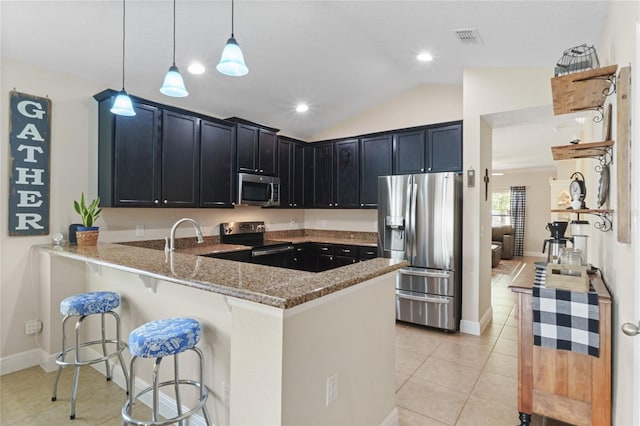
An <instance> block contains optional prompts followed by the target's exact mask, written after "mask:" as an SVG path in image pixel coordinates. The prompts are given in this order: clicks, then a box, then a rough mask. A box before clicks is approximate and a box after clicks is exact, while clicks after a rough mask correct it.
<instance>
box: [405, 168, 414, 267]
mask: <svg viewBox="0 0 640 426" xmlns="http://www.w3.org/2000/svg"><path fill="white" fill-rule="evenodd" d="M406 184H407V203H406V204H405V206H404V210H405V211H404V217H405V218H406V220H405V257H406V259H407V260H408V261H409V263H413V249H412V244H413V232H412V230H413V226H414V225H413V218H412V216H411V209H412V206H411V185H412V184H413V176H411V175H410V176H408V179H407V180H406Z"/></svg>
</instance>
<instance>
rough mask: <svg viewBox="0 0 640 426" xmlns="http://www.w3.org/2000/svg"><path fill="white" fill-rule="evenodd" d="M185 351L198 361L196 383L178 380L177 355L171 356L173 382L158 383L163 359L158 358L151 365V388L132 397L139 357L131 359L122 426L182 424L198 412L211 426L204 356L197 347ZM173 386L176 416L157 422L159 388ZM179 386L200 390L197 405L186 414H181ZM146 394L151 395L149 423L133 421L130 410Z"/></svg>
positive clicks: (147, 421) (138, 420) (146, 421)
mask: <svg viewBox="0 0 640 426" xmlns="http://www.w3.org/2000/svg"><path fill="white" fill-rule="evenodd" d="M187 350H191V351H194V352H195V353H196V354H198V358H199V359H200V381H199V382H196V381H194V380H184V379H180V378H179V369H178V355H179V353H177V354H174V355H171V356H173V368H174V380H168V381H166V382H161V383H158V377H159V372H160V363H161V362H162V358H163V357H158V358H156V359H155V362H154V364H153V375H152V384H151V386H149V387H147V388H145V389H143V390H141V391H140V392H138V393H137V394H136V395H134V392H135V380H136V379H135V377H136V376H135V360H136V359H137V358H139V357H137V356H135V355H134V356H133V357H132V358H131V364H130V366H129V372H130V376H129V380H130V382H129V389H131V392H130V393H129V398H128V400H127V402H126V403H125V404H124V406H123V407H122V421H123V424H125V425H126V424H134V425H137V426H143V425H144V426H165V425H170V424H173V423H177V422H180V423H182V421H183V420H185V419H187V418H189V417H191V416H192V415H194V414H195V413H196V412H198V411H199V410H202V413H203V415H204V420H205V423H206V424H207V426H209V425H211V420H210V418H209V413H208V411H207V405H206V404H207V397H208V396H209V390H208V389H207V387H206V386H205V385H204V356H203V355H202V351H201V350H200V349H199V348H197V347H195V346H194V347H191V348H187V349H185V352H186V351H187ZM171 385H173V386H174V389H175V393H176V408H177V412H178V415H177V416H176V417H172V418H170V419H166V420H158V408H159V400H160V396H159V393H160V388H161V387H164V386H171ZM180 385H189V386H195V387H197V388H199V389H200V399H199V400H198V404H197V405H196V406H195V407H193V408H191V409H189V411H187V412H186V413H184V414H183V413H182V402H181V399H180ZM147 392H152V395H153V407H152V410H151V421H149V420H140V419H134V418H133V417H131V410H132V408H133V405H134V401H135V400H137V399H139V397H140V396H142V395H143V394H145V393H147Z"/></svg>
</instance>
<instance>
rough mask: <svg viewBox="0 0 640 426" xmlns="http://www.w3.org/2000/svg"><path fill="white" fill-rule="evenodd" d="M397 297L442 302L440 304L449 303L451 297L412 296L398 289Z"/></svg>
mask: <svg viewBox="0 0 640 426" xmlns="http://www.w3.org/2000/svg"><path fill="white" fill-rule="evenodd" d="M396 297H397V298H398V299H408V300H415V301H417V302H426V303H440V304H444V305H446V304H448V303H449V302H450V301H451V299H450V298H435V297H428V296H411V295H408V294H406V293H402V292H400V291H396Z"/></svg>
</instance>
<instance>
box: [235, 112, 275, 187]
mask: <svg viewBox="0 0 640 426" xmlns="http://www.w3.org/2000/svg"><path fill="white" fill-rule="evenodd" d="M236 143H237V161H238V172H240V173H257V174H262V175H269V176H276V174H277V170H278V169H277V166H278V140H277V136H276V132H274V131H273V130H271V129H266V128H261V127H257V126H254V125H250V124H246V123H237V124H236Z"/></svg>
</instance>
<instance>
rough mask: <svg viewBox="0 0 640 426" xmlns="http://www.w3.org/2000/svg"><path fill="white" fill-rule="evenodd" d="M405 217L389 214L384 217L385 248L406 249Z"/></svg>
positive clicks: (393, 249) (391, 249)
mask: <svg viewBox="0 0 640 426" xmlns="http://www.w3.org/2000/svg"><path fill="white" fill-rule="evenodd" d="M404 241H405V240H404V217H402V216H387V217H386V218H385V219H384V249H385V250H390V251H404V250H405V245H404Z"/></svg>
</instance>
